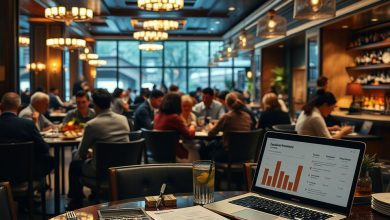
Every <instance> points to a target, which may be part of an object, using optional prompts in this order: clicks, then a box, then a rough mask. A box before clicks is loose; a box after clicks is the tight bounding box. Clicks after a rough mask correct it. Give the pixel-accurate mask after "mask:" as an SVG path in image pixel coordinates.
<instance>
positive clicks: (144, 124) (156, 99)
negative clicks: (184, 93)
mask: <svg viewBox="0 0 390 220" xmlns="http://www.w3.org/2000/svg"><path fill="white" fill-rule="evenodd" d="M163 97H164V93H163V92H161V91H160V90H153V91H152V92H151V93H150V98H149V99H147V100H146V101H145V102H144V103H142V104H141V105H140V106H138V108H137V109H136V110H135V112H134V129H135V130H140V129H141V128H145V129H149V130H151V129H153V119H154V110H155V109H158V108H159V107H160V105H161V102H162V99H163Z"/></svg>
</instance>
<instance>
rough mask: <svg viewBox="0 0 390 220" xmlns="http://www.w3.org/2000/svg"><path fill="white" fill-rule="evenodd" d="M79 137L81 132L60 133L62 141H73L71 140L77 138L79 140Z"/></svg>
mask: <svg viewBox="0 0 390 220" xmlns="http://www.w3.org/2000/svg"><path fill="white" fill-rule="evenodd" d="M81 136H82V133H81V132H76V131H65V132H64V133H62V135H61V138H62V139H63V140H73V139H77V138H79V137H81Z"/></svg>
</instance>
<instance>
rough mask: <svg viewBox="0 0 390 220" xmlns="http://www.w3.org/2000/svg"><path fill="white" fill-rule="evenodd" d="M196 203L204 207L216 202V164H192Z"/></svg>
mask: <svg viewBox="0 0 390 220" xmlns="http://www.w3.org/2000/svg"><path fill="white" fill-rule="evenodd" d="M192 175H193V180H192V181H193V186H194V203H196V204H200V205H204V204H208V203H212V202H214V182H215V163H214V161H211V160H198V161H194V162H193V163H192Z"/></svg>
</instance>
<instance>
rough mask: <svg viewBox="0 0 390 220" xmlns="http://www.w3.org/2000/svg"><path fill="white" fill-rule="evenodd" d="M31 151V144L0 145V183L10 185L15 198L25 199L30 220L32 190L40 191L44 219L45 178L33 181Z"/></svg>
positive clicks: (32, 147)
mask: <svg viewBox="0 0 390 220" xmlns="http://www.w3.org/2000/svg"><path fill="white" fill-rule="evenodd" d="M33 149H34V143H33V142H23V143H6V144H0V167H1V169H0V181H9V182H11V183H12V185H13V187H12V193H13V196H14V197H15V198H18V199H19V198H22V199H26V198H27V201H28V211H29V218H30V219H32V217H33V211H34V210H33V199H34V190H40V192H41V208H42V218H43V219H46V194H45V192H46V184H45V177H42V179H41V180H39V181H34V178H33V170H34V159H33V157H34V156H33ZM7 167H9V168H10V169H7ZM11 167H12V169H11Z"/></svg>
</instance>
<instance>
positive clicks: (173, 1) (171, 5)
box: [137, 0, 184, 11]
mask: <svg viewBox="0 0 390 220" xmlns="http://www.w3.org/2000/svg"><path fill="white" fill-rule="evenodd" d="M137 5H138V7H139V8H140V9H143V10H147V11H176V10H180V9H182V8H183V7H184V0H138V1H137Z"/></svg>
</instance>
